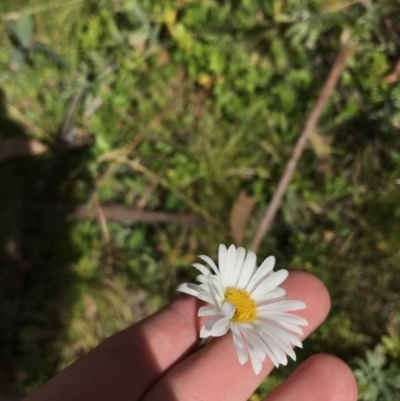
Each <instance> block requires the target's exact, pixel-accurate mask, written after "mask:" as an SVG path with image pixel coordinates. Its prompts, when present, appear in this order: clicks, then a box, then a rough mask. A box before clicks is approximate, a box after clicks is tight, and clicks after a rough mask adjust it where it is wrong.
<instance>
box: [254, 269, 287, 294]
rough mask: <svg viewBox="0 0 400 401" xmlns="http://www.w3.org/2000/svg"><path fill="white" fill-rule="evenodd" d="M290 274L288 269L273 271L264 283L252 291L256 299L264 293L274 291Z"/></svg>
mask: <svg viewBox="0 0 400 401" xmlns="http://www.w3.org/2000/svg"><path fill="white" fill-rule="evenodd" d="M288 275H289V272H288V271H287V270H284V269H282V270H279V271H277V272H275V273H272V274H271V275H270V276H269V277H268V278H267V279H266V280H265V281H264V282H263V283H262V284H260V285H259V286H258V287H257V288H256V289H254V291H253V292H252V293H251V295H252V297H253V298H254V299H257V298H258V297H259V296H261V295H262V294H265V293H267V292H270V291H272V290H273V289H275V288H276V287H278V286H279V285H280V284H282V283H283V282H284V281H285V280H286V279H287V276H288Z"/></svg>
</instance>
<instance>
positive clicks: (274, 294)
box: [256, 287, 286, 306]
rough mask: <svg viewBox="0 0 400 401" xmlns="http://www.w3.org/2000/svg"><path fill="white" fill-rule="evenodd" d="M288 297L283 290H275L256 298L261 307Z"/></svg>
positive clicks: (279, 288)
mask: <svg viewBox="0 0 400 401" xmlns="http://www.w3.org/2000/svg"><path fill="white" fill-rule="evenodd" d="M285 295H286V291H285V290H284V289H283V288H281V287H278V288H275V290H273V291H271V292H267V293H266V294H262V295H260V296H259V297H257V298H256V301H257V306H261V305H265V304H269V303H271V302H277V301H279V298H282V300H283V299H285V298H283V297H284V296H285Z"/></svg>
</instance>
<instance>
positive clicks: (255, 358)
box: [249, 347, 262, 375]
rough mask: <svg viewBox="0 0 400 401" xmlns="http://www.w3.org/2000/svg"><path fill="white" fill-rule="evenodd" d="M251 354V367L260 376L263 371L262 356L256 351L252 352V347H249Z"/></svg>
mask: <svg viewBox="0 0 400 401" xmlns="http://www.w3.org/2000/svg"><path fill="white" fill-rule="evenodd" d="M249 354H250V361H251V366H252V367H253V370H254V373H255V374H256V375H258V374H259V373H260V372H261V369H262V360H261V358H260V355H259V354H258V353H257V352H256V351H254V350H252V349H251V348H250V347H249Z"/></svg>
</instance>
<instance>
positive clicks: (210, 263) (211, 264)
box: [199, 255, 219, 276]
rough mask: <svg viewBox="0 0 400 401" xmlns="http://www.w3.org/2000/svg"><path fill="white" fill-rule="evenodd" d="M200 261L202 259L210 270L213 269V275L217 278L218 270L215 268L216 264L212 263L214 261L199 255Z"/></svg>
mask: <svg viewBox="0 0 400 401" xmlns="http://www.w3.org/2000/svg"><path fill="white" fill-rule="evenodd" d="M199 258H200V259H203V260H204V262H206V263H208V264H209V265H210V267H211V269H213V271H214V273H215V274H216V275H217V276H219V271H218V268H217V266H216V264H215V263H214V261H213V260H212V259H211V258H210V257H209V256H207V255H200V256H199Z"/></svg>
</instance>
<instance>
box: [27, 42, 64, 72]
mask: <svg viewBox="0 0 400 401" xmlns="http://www.w3.org/2000/svg"><path fill="white" fill-rule="evenodd" d="M31 50H32V51H34V52H38V53H42V54H44V55H45V56H46V57H48V58H49V59H50V60H52V61H53V62H54V63H55V64H56V65H57V67H59V68H61V69H68V63H67V62H66V61H65V60H64V59H63V58H62V57H61V56H60V55H59V54H57V53H56V52H55V51H53V50H52V49H50V47H48V46H46V45H44V44H43V43H39V42H35V43H34V44H33V45H32V48H31Z"/></svg>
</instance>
